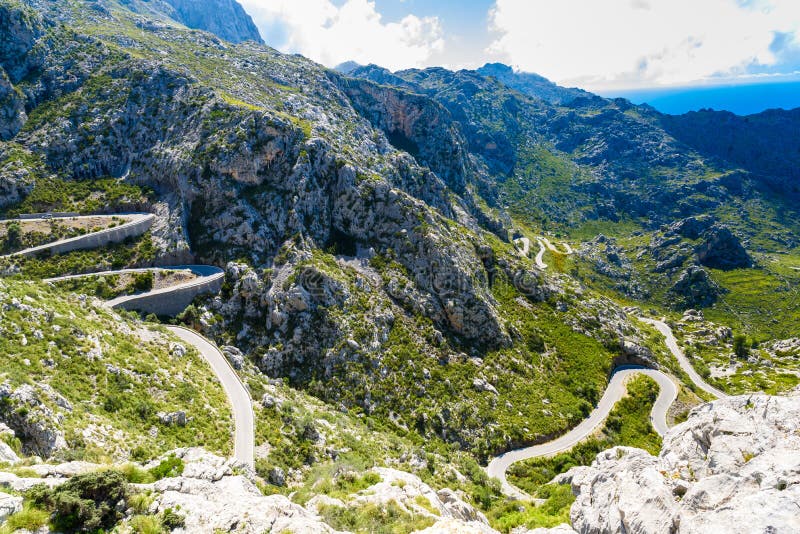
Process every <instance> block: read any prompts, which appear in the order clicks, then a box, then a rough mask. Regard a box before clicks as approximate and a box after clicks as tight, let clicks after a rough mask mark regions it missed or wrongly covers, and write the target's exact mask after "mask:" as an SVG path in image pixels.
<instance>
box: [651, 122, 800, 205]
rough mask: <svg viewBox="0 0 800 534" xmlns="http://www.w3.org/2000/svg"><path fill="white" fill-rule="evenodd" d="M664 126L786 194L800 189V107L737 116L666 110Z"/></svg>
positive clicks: (796, 192) (695, 145)
mask: <svg viewBox="0 0 800 534" xmlns="http://www.w3.org/2000/svg"><path fill="white" fill-rule="evenodd" d="M661 123H662V124H663V126H664V128H665V129H666V130H667V131H669V132H670V134H672V135H673V136H674V137H675V138H676V139H679V140H681V141H682V142H684V143H686V144H687V145H690V146H693V147H695V148H696V149H697V150H698V151H700V152H701V153H703V154H704V155H707V156H708V157H713V158H717V159H720V160H724V161H727V162H728V163H729V164H731V165H735V166H738V167H741V168H743V169H746V170H748V171H749V172H751V173H753V174H755V175H758V176H760V177H762V178H763V179H764V180H766V181H768V182H769V183H770V184H771V185H772V186H773V187H775V188H776V189H777V190H778V191H780V192H781V193H783V194H787V195H789V196H791V197H794V198H798V194H799V193H800V151H798V150H797V147H798V146H800V109H795V110H791V111H784V110H777V109H776V110H768V111H764V112H761V113H757V114H755V115H747V116H744V117H742V116H739V115H734V114H733V113H730V112H726V111H712V110H703V111H696V112H690V113H686V114H684V115H664V116H662V117H661Z"/></svg>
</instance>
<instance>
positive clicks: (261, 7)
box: [241, 0, 800, 91]
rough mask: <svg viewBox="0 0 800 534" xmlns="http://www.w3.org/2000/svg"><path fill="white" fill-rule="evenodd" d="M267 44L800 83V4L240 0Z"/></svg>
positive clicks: (566, 73)
mask: <svg viewBox="0 0 800 534" xmlns="http://www.w3.org/2000/svg"><path fill="white" fill-rule="evenodd" d="M241 2H242V4H243V5H244V6H245V8H246V9H247V10H248V12H250V14H251V15H253V18H254V20H255V21H256V24H257V25H258V26H259V28H260V29H261V31H262V34H263V36H264V38H265V40H266V41H267V43H268V44H270V45H271V46H274V47H275V48H278V49H279V50H282V51H286V52H293V53H301V54H304V55H306V56H308V57H310V58H312V59H314V60H316V61H319V62H320V63H323V64H325V65H328V66H335V65H336V64H338V63H341V62H344V61H347V60H355V61H357V62H359V63H376V64H379V65H382V66H385V67H387V68H389V69H391V70H398V69H402V68H411V67H428V66H445V67H448V68H475V67H478V66H480V65H482V64H483V63H486V62H489V61H501V62H504V63H507V64H509V65H512V66H514V67H516V68H518V69H520V70H524V71H528V72H537V73H539V74H542V75H543V76H546V77H548V78H550V79H552V80H553V81H556V82H558V83H560V84H563V85H569V86H579V87H584V88H587V89H590V90H595V91H603V90H605V91H608V90H620V89H630V88H643V87H670V86H696V85H709V84H710V85H713V84H720V83H726V84H730V83H756V82H758V83H764V82H769V81H783V80H786V79H798V78H800V0H472V1H469V0H465V1H453V0H444V1H441V0H440V1H434V0H241Z"/></svg>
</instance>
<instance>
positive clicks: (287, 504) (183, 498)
mask: <svg viewBox="0 0 800 534" xmlns="http://www.w3.org/2000/svg"><path fill="white" fill-rule="evenodd" d="M178 456H179V457H180V458H182V459H183V461H184V462H186V467H185V469H184V472H183V474H182V475H181V476H180V477H176V478H166V479H164V480H160V481H158V482H156V483H155V484H152V485H150V486H148V488H150V489H152V490H153V491H154V492H156V494H157V497H156V500H155V502H154V503H153V505H152V507H151V512H154V513H155V512H159V511H163V510H166V509H170V508H171V509H172V510H180V511H181V513H182V514H184V515H185V519H186V526H185V527H184V529H185V531H186V532H196V533H198V534H201V533H209V534H212V533H214V532H243V533H252V534H256V533H261V532H308V533H311V534H318V533H330V532H334V530H333V529H332V528H331V527H329V526H328V525H326V524H325V523H324V522H322V520H321V519H320V518H319V517H318V516H317V515H315V514H313V513H311V512H309V511H307V510H306V509H305V508H303V507H302V506H299V505H297V504H294V503H293V502H292V501H290V500H289V499H287V498H286V497H285V496H283V495H271V496H268V497H265V496H264V495H263V494H262V493H261V491H259V489H258V488H257V487H256V485H255V484H254V483H253V482H252V481H251V480H250V479H249V478H248V477H247V476H245V475H236V474H234V470H233V462H232V461H231V460H225V459H223V458H220V457H217V456H214V455H211V454H208V453H206V452H205V451H203V450H201V449H186V450H182V451H178Z"/></svg>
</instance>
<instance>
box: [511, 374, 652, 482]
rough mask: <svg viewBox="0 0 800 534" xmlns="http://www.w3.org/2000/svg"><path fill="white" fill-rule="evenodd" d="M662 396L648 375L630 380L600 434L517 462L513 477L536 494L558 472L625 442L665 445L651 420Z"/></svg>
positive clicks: (646, 447)
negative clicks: (551, 453) (560, 450)
mask: <svg viewBox="0 0 800 534" xmlns="http://www.w3.org/2000/svg"><path fill="white" fill-rule="evenodd" d="M657 397H658V384H656V382H655V381H654V380H653V379H651V378H649V377H646V376H636V377H635V378H633V379H632V380H631V381H630V382H628V395H627V396H626V397H623V398H622V399H620V401H619V402H617V404H616V405H615V406H614V409H613V410H611V413H610V414H609V415H608V418H607V419H606V422H605V424H604V426H603V428H602V430H601V431H600V434H599V435H598V437H596V438H590V439H588V440H586V441H583V442H582V443H579V444H578V445H576V446H575V447H573V448H572V449H570V450H569V451H567V452H564V453H561V454H557V455H556V456H553V457H550V458H536V459H533V460H527V461H524V462H520V463H518V464H515V465H514V466H512V467H511V469H510V470H509V476H508V478H509V481H510V482H511V483H512V484H514V485H516V486H517V487H519V488H520V489H522V490H524V491H526V492H528V493H530V494H531V495H536V494H537V493H538V491H539V489H540V488H541V487H542V486H543V485H546V484H547V483H548V482H550V481H551V480H552V479H553V478H554V477H555V476H556V475H558V474H561V473H565V472H566V471H568V470H569V469H570V468H572V467H575V466H577V465H589V464H590V463H591V462H592V461H593V460H594V458H595V456H597V454H598V453H599V452H601V451H604V450H606V449H609V448H611V447H616V446H618V445H625V446H628V447H638V448H641V449H644V450H646V451H648V452H650V453H651V454H658V452H659V451H660V449H661V437H660V436H659V435H658V434H657V433H656V431H655V430H654V429H653V427H652V425H651V424H650V411H651V410H652V408H653V403H654V402H655V400H656V398H657Z"/></svg>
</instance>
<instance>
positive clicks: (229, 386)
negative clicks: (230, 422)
mask: <svg viewBox="0 0 800 534" xmlns="http://www.w3.org/2000/svg"><path fill="white" fill-rule="evenodd" d="M167 329H168V330H169V331H170V332H172V333H173V334H175V335H176V336H178V337H179V338H181V339H182V340H183V341H185V342H186V343H188V344H190V345H191V346H193V347H194V348H196V349H197V350H198V352H199V353H200V354H201V355H202V356H203V358H204V359H205V360H206V361H207V362H208V364H209V365H210V366H211V369H213V371H214V374H215V375H217V378H219V381H220V382H222V387H223V388H224V389H225V394H226V395H227V396H228V401H229V402H230V404H231V407H232V408H233V419H234V423H235V431H234V453H233V457H234V458H235V459H236V460H237V461H239V462H240V463H243V464H245V465H247V466H249V467H254V466H255V448H254V444H255V422H254V421H255V418H254V416H253V401H252V400H251V399H250V393H248V391H247V388H245V387H244V384H242V381H241V379H239V375H238V374H236V371H234V370H233V367H231V364H230V363H229V362H228V359H227V358H226V357H225V355H224V354H222V352H221V351H220V350H219V349H218V348H217V346H216V345H215V344H214V343H213V342H211V341H209V340H208V339H206V338H204V337H203V336H201V335H200V334H198V333H197V332H195V331H194V330H189V329H188V328H183V327H180V326H168V327H167Z"/></svg>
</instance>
